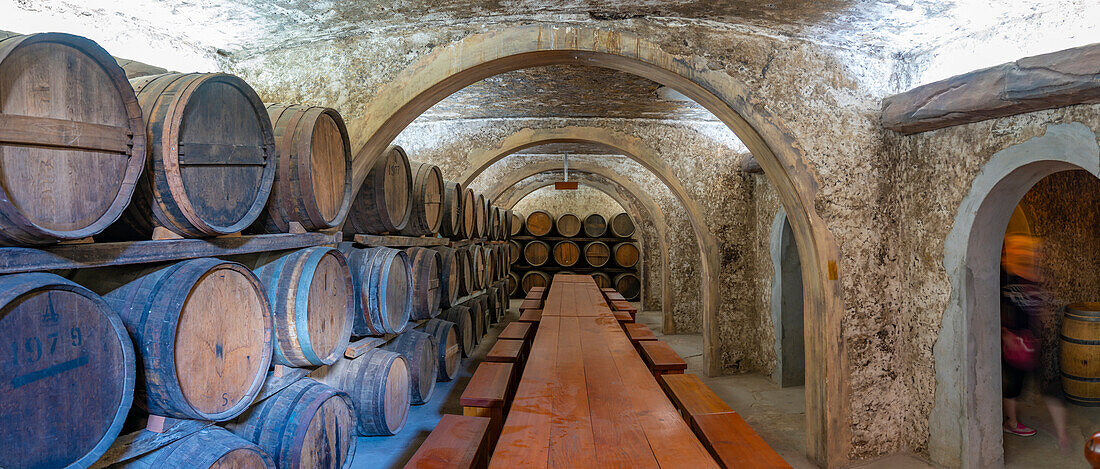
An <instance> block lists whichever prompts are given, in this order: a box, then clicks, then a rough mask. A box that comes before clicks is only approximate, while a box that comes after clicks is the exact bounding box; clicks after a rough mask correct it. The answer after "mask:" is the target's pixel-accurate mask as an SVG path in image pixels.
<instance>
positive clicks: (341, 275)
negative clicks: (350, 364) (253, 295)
mask: <svg viewBox="0 0 1100 469" xmlns="http://www.w3.org/2000/svg"><path fill="white" fill-rule="evenodd" d="M257 265H258V267H256V268H255V269H254V270H253V272H255V273H256V276H257V277H259V279H260V282H261V283H263V285H264V291H265V292H266V294H267V300H268V301H269V302H270V303H271V309H272V311H273V312H274V317H275V356H274V358H273V360H274V362H275V363H278V364H280V365H286V366H319V365H328V364H331V363H332V362H335V361H336V360H337V359H338V358H340V357H341V356H343V354H344V349H346V348H347V347H348V339H349V338H350V337H351V328H352V326H353V325H354V323H355V287H354V286H353V285H352V276H351V271H350V270H349V269H348V263H347V261H346V260H345V259H344V255H343V254H341V253H340V252H339V251H337V250H336V249H333V248H330V247H324V246H317V247H312V248H306V249H301V250H298V251H293V252H290V253H282V254H265V255H261V256H260V258H259V261H258V263H257Z"/></svg>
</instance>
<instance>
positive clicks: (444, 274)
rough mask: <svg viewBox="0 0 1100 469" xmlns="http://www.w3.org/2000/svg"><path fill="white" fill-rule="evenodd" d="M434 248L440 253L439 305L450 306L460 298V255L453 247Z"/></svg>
mask: <svg viewBox="0 0 1100 469" xmlns="http://www.w3.org/2000/svg"><path fill="white" fill-rule="evenodd" d="M432 249H434V250H435V251H436V252H438V253H439V262H440V271H439V272H440V279H439V285H440V302H439V305H440V306H442V307H444V308H449V307H451V304H452V303H454V301H455V300H457V299H458V290H459V283H460V282H461V279H460V278H459V276H460V275H461V274H460V273H459V270H460V269H461V268H462V266H461V265H460V264H459V260H458V256H456V255H455V250H454V249H453V248H449V247H446V246H435V247H433V248H432Z"/></svg>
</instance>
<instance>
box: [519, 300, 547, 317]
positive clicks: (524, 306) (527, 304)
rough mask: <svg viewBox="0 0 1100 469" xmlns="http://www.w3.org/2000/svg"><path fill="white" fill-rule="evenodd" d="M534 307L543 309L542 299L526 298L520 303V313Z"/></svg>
mask: <svg viewBox="0 0 1100 469" xmlns="http://www.w3.org/2000/svg"><path fill="white" fill-rule="evenodd" d="M532 309H542V300H532V299H526V300H523V303H520V304H519V313H520V314H523V312H524V311H528V310H532Z"/></svg>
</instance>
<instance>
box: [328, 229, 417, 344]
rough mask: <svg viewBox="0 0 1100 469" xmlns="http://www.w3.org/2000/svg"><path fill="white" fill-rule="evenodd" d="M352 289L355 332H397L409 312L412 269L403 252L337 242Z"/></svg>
mask: <svg viewBox="0 0 1100 469" xmlns="http://www.w3.org/2000/svg"><path fill="white" fill-rule="evenodd" d="M338 248H339V250H340V252H342V253H343V254H344V257H346V258H347V261H348V267H349V268H350V269H351V277H352V287H353V288H354V291H355V322H354V324H353V326H352V333H353V334H355V335H383V334H397V333H400V332H401V331H403V330H405V326H406V325H407V324H408V323H409V316H410V315H411V314H412V304H413V293H412V268H411V266H410V264H409V256H408V255H407V254H405V251H400V250H397V249H391V248H385V247H376V248H370V249H359V248H356V247H353V246H352V243H340V245H339V246H338Z"/></svg>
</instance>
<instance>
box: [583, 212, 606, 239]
mask: <svg viewBox="0 0 1100 469" xmlns="http://www.w3.org/2000/svg"><path fill="white" fill-rule="evenodd" d="M605 234H607V220H605V219H604V218H603V215H600V214H598V213H593V214H591V215H589V216H587V217H584V235H585V236H588V237H592V238H599V237H600V236H603V235H605Z"/></svg>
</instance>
